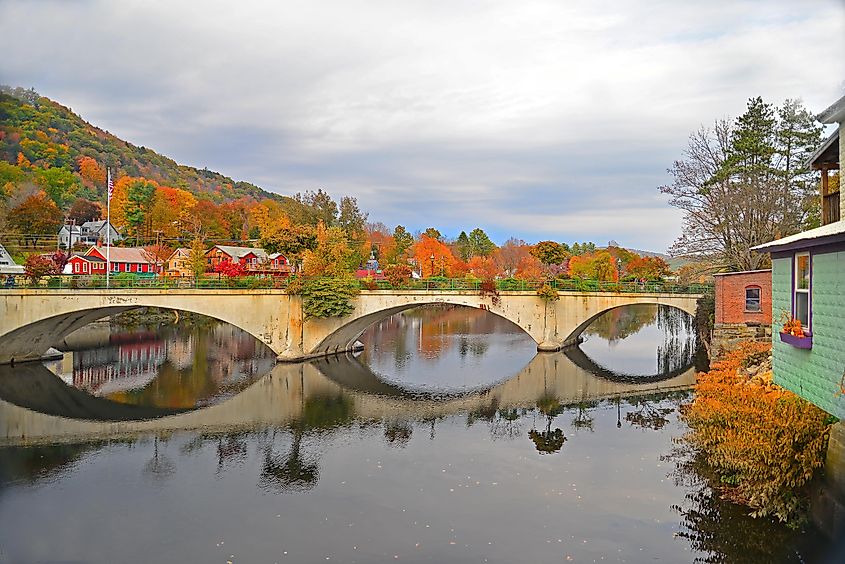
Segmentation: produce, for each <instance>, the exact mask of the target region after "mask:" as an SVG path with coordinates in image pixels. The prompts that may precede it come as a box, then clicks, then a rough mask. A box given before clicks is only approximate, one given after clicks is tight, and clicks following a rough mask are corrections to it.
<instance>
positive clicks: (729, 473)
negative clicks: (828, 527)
mask: <svg viewBox="0 0 845 564" xmlns="http://www.w3.org/2000/svg"><path fill="white" fill-rule="evenodd" d="M769 348H770V345H768V344H766V343H748V344H746V345H743V346H742V347H740V348H739V349H737V350H736V351H734V352H732V353H730V354H729V355H728V356H727V357H726V358H725V360H723V361H722V362H718V363H715V364H714V366H713V367H712V369H711V370H710V372H707V373H702V374H699V376H698V383H697V384H696V387H695V392H696V393H695V399H694V400H693V401H692V403H690V404H688V405H687V406H685V409H684V419H685V420H686V422H687V424H688V425H689V427H690V431H689V433H688V434H687V435H686V436H685V437H684V440H685V441H686V442H687V443H688V444H690V445H692V446H693V447H694V448H696V449H697V450H698V451H699V452H700V453H701V454H702V455H703V458H704V460H705V461H706V462H707V465H708V466H709V467H710V468H711V469H712V470H713V471H714V472H715V474H716V475H717V476H718V477H719V480H720V482H721V485H720V486H719V489H720V490H721V492H722V495H723V496H724V497H726V498H728V499H730V500H732V501H734V502H737V503H742V504H745V505H748V506H749V507H751V508H752V509H753V510H754V512H753V513H752V516H754V517H758V516H766V515H773V516H775V517H777V518H778V519H780V520H781V521H788V520H792V519H793V518H795V517H796V516H798V515H799V514H800V512H801V509H802V496H801V494H802V489H803V486H805V485H806V484H807V482H809V481H810V480H811V479H812V478H813V476H814V474H815V471H816V470H817V469H818V468H820V467H821V466H822V465H823V464H824V456H825V451H826V447H827V437H828V424H829V422H830V417H829V416H828V414H827V413H825V412H824V411H822V410H821V409H819V408H817V407H816V406H814V405H813V404H811V403H809V402H807V401H805V400H803V399H801V398H800V397H798V396H796V395H795V394H793V393H792V392H790V391H788V390H785V389H783V388H781V387H780V386H778V385H776V384H773V383H772V374H771V371H766V372H763V373H756V374H753V375H751V373H749V372H748V371H746V369H745V367H746V365H747V364H748V363H749V360H753V359H759V358H761V357H766V356H768V354H767V352H768V350H769Z"/></svg>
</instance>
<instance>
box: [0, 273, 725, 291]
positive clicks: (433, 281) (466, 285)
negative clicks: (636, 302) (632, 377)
mask: <svg viewBox="0 0 845 564" xmlns="http://www.w3.org/2000/svg"><path fill="white" fill-rule="evenodd" d="M11 280H12V281H11V283H10V282H9V280H8V279H7V281H6V283H5V284H3V283H0V291H2V290H4V289H6V290H8V289H16V288H32V289H42V290H69V289H70V290H100V289H105V288H107V286H106V280H105V278H104V277H101V276H50V277H45V278H43V279H41V280H40V281H39V282H38V283H30V282H28V281H27V280H26V279H25V278H24V277H23V276H16V277H15V278H13V279H11ZM288 283H289V280H288V279H287V278H278V277H275V278H274V277H257V276H243V277H225V276H222V277H216V276H214V277H211V276H209V277H202V278H199V279H196V280H194V279H193V278H170V277H121V276H116V277H114V278H112V279H111V280H110V281H109V285H108V288H110V289H113V290H137V289H160V290H168V289H189V288H193V289H199V290H220V289H245V290H249V289H254V290H257V289H270V288H276V289H285V288H287V286H288ZM358 283H359V286H360V288H361V289H362V290H394V289H398V290H428V291H476V292H492V291H496V292H509V291H513V292H535V291H537V289H538V288H540V286H542V285H543V284H544V281H542V280H521V279H516V278H504V279H500V280H495V287H493V286H492V285H491V284H490V282H486V283H485V282H483V281H481V280H478V279H474V278H440V277H433V278H421V279H412V280H409V281H407V282H406V283H404V284H401V285H400V286H398V287H394V286H393V285H391V284H390V282H388V281H387V280H384V279H376V280H370V279H362V280H359V281H358ZM548 284H549V285H550V286H552V287H553V288H554V289H555V290H557V291H558V292H613V293H673V294H706V293H711V292H712V291H713V286H712V285H707V284H680V283H677V282H672V281H666V280H663V281H646V282H637V281H623V282H602V281H599V280H581V279H578V278H571V279H555V280H552V281H550V282H548Z"/></svg>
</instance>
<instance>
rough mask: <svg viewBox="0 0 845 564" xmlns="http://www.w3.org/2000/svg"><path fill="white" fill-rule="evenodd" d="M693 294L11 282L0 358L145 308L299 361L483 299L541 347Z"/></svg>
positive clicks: (688, 301)
mask: <svg viewBox="0 0 845 564" xmlns="http://www.w3.org/2000/svg"><path fill="white" fill-rule="evenodd" d="M698 297H699V296H697V295H694V294H656V293H641V294H640V293H607V292H566V293H562V294H561V295H560V299H559V300H557V301H554V302H548V303H547V302H545V301H543V300H541V299H540V298H539V297H538V296H537V295H536V293H535V292H522V291H514V292H500V293H499V295H498V296H497V297H496V298H494V297H493V296H489V295H482V294H480V293H479V292H478V291H474V290H455V291H448V292H446V291H443V290H404V291H403V290H365V291H362V292H361V293H360V295H358V296H357V297H356V298H355V300H354V310H353V312H352V313H351V314H350V315H349V316H346V317H343V318H328V319H306V318H305V317H304V315H303V309H302V298H301V297H300V296H291V295H288V294H287V293H286V292H285V291H284V290H277V289H219V290H196V289H143V290H132V291H127V290H118V289H114V290H103V289H97V290H28V289H22V290H10V291H3V292H0V363H7V362H10V361H13V360H15V361H20V360H35V359H38V358H40V357H41V355H43V354H44V353H45V352H46V351H47V350H48V349H49V348H50V347H51V346H53V345H54V344H56V343H59V342H60V341H61V340H62V339H63V338H64V337H65V336H66V335H68V334H69V333H71V332H73V331H75V330H76V329H79V328H80V327H82V326H84V325H86V324H88V323H90V322H91V321H94V320H97V319H101V318H103V317H106V316H109V315H113V314H115V313H120V312H122V311H126V310H129V309H133V308H137V307H160V308H169V309H176V310H183V311H189V312H193V313H198V314H202V315H207V316H209V317H213V318H216V319H219V320H221V321H225V322H227V323H231V324H232V325H235V326H236V327H239V328H241V329H243V330H245V331H247V332H249V333H251V334H252V335H254V336H255V337H256V338H258V339H259V340H261V341H262V342H264V343H265V344H267V345H268V346H269V347H270V348H271V349H272V350H273V351H274V352H275V353H276V354H277V355H278V358H279V360H284V361H298V360H303V359H306V358H313V357H317V356H323V355H327V354H334V353H339V352H343V351H347V350H350V349H351V347H352V346H353V344H354V343H355V341H356V340H357V338H358V337H359V336H360V335H361V333H362V332H363V331H364V330H365V329H366V328H367V327H369V326H370V325H372V324H373V323H376V322H378V321H380V320H381V319H384V318H386V317H388V316H390V315H392V314H394V313H398V312H400V311H404V310H407V309H410V308H413V307H418V306H424V305H430V304H450V305H460V306H466V307H473V308H481V309H484V310H487V311H490V312H491V313H494V314H496V315H499V316H501V317H503V318H505V319H507V320H509V321H511V322H513V323H515V324H516V325H518V326H519V327H521V328H522V329H523V330H524V331H525V332H526V333H527V334H528V335H530V336H531V338H532V339H534V341H535V342H536V343H537V344H538V348H539V349H540V350H546V351H553V350H558V349H560V348H561V347H563V346H566V345H570V344H573V343H575V342H577V339H578V336H579V335H580V333H581V331H583V330H584V328H585V327H586V326H587V325H589V324H590V323H591V322H592V321H593V320H594V319H595V318H596V317H598V316H599V315H601V314H602V313H604V312H605V311H608V310H610V309H613V308H616V307H620V306H624V305H632V304H663V305H668V306H672V307H676V308H679V309H681V310H684V311H686V312H687V313H689V314H694V313H695V302H696V299H697V298H698Z"/></svg>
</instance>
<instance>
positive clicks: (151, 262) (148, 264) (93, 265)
mask: <svg viewBox="0 0 845 564" xmlns="http://www.w3.org/2000/svg"><path fill="white" fill-rule="evenodd" d="M107 256H108V260H109V263H110V265H111V273H112V274H118V273H121V272H132V273H135V274H141V275H148V276H149V275H152V276H155V275H156V274H159V273H161V271H162V265H161V263H160V262H158V261H156V260H155V258H154V257H153V256H152V255H150V253H148V252H147V251H146V250H145V249H143V248H142V247H112V248H111V251H109V252H107V249H106V247H91V248H90V249H88V251H87V252H86V253H85V254H84V255H74V256H72V257H70V259H68V261H67V263H68V265H69V267H65V272H67V273H68V274H102V275H105V273H106V258H107Z"/></svg>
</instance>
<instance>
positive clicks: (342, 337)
mask: <svg viewBox="0 0 845 564" xmlns="http://www.w3.org/2000/svg"><path fill="white" fill-rule="evenodd" d="M472 298H475V299H473V300H469V301H470V303H467V301H468V300H466V299H451V300H450V299H437V300H428V301H415V302H413V303H409V304H403V305H393V306H389V307H385V308H384V309H377V310H376V311H372V312H369V313H364V314H362V315H359V316H357V317H351V318H349V319H345V320H344V321H346V322H345V323H343V324H341V325H340V326H338V327H337V328H336V329H335V330H334V331H332V332H331V333H329V334H328V335H326V337H325V338H324V339H323V340H322V341H320V342H319V344H317V346H316V347H314V349H313V353H314V355H315V356H325V355H330V354H337V353H341V352H344V351H350V350H353V349H354V346H355V343H356V342H357V341H358V338H359V337H360V336H361V334H363V333H364V331H366V330H367V329H368V328H369V327H371V326H373V325H375V324H376V323H379V322H380V321H383V320H385V319H387V318H389V317H390V316H392V315H396V314H397V313H402V312H403V311H408V310H410V309H414V308H418V307H428V306H443V305H448V306H456V307H469V308H473V309H481V310H483V311H486V312H488V313H489V314H492V315H495V316H497V317H500V318H502V319H505V320H507V321H509V322H510V323H512V324H514V325H516V326H517V327H519V328H520V329H522V331H523V332H525V334H526V335H528V336H529V337H531V338H532V339H533V340H534V342H535V343H537V344H539V343H540V342H541V341H542V339H541V337H540V335H541V334H540V333H539V332H538V331H537V330H536V327H535V326H534V324H533V323H530V322H529V323H521V322H522V321H523V319H522V318H521V317H520V316H511V315H508V312H507V311H504V310H503V309H502V308H500V307H496V306H495V305H493V304H490V303H489V301H490V300H489V298H488V299H486V300H478V296H472ZM472 302H477V303H472ZM532 321H533V320H532Z"/></svg>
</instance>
